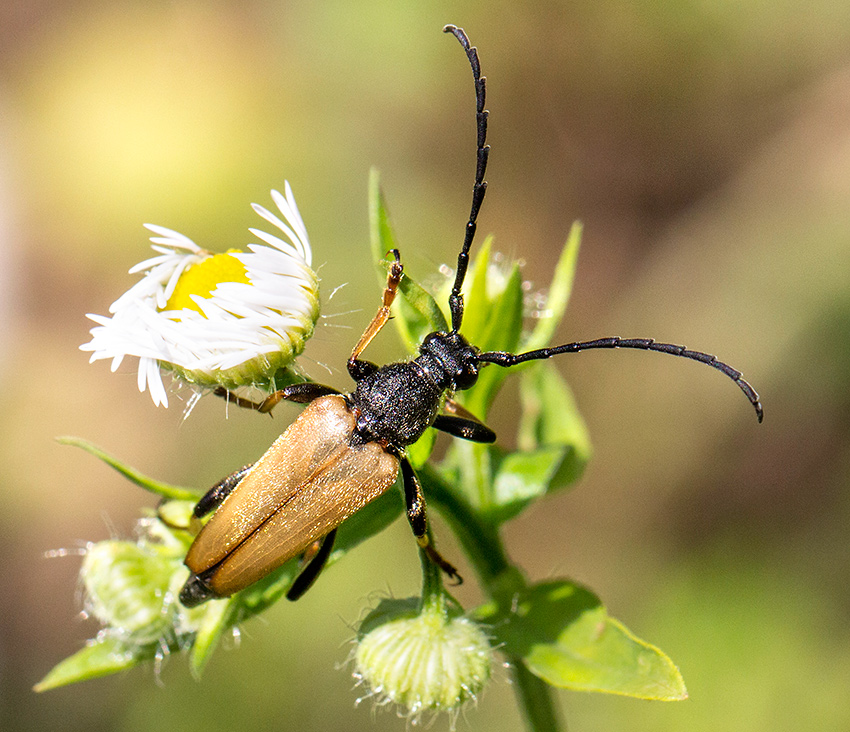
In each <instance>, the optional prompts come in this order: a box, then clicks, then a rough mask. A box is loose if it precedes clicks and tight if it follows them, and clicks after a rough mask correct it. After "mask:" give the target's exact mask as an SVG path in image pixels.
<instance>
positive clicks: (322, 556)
mask: <svg viewBox="0 0 850 732" xmlns="http://www.w3.org/2000/svg"><path fill="white" fill-rule="evenodd" d="M334 539H336V529H334V530H333V531H331V532H330V533H328V534H326V535H325V537H324V538H322V539H321V540H320V541H319V549H318V551H316V553H315V554H314V555H313V557H312V559H310V561H309V562H308V563H307V566H306V567H304V569H302V570H301V573H300V574H299V575H298V576H297V577H296V578H295V581H294V582H293V583H292V586H291V587H290V588H289V590H288V591H287V593H286V599H287V600H292V601H293V602H295V600H298V599H299V598H300V597H301V596H302V595H303V594H304V593H305V592H307V590H309V589H310V588H311V587H312V586H313V583H314V582H315V581H316V578H317V577H318V576H319V573H320V572H321V571H322V570H323V569H324V567H325V564H326V563H327V561H328V557H330V555H331V551H332V550H333V548H334Z"/></svg>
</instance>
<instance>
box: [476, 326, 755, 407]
mask: <svg viewBox="0 0 850 732" xmlns="http://www.w3.org/2000/svg"><path fill="white" fill-rule="evenodd" d="M591 348H636V349H638V350H641V351H658V352H659V353H666V354H668V355H670V356H681V357H682V358H690V359H692V360H694V361H699V362H700V363H704V364H706V365H707V366H711V367H712V368H715V369H717V370H718V371H720V372H722V373H724V374H726V376H728V377H729V378H730V379H732V381H734V382H735V383H736V384H737V385H738V386H739V387H740V388H741V391H743V392H744V394H745V395H746V397H747V399H749V400H750V404H752V405H753V407H754V408H755V410H756V416H757V417H758V420H759V422H761V421H762V419H764V409H763V408H762V406H761V401H759V395H758V393H757V392H756V390H755V389H753V387H752V386H751V385H750V383H749V382H748V381H746V380H745V379H744V377H743V374H742V373H741V372H740V371H738V370H737V369H733V368H732V367H731V366H729V364H725V363H723V362H722V361H718V360H717V357H716V356H712V355H711V354H708V353H703V352H702V351H691V350H689V349H687V348H685V347H684V346H676V345H674V344H672V343H656V342H655V341H654V340H652V338H617V337H613V338H597V339H596V340H594V341H583V342H581V343H567V344H565V345H563V346H555V347H553V348H540V349H538V350H536V351H527V352H526V353H507V352H505V351H487V352H485V353H479V354H478V357H477V358H478V361H479V362H483V363H495V364H497V365H499V366H515V365H516V364H518V363H523V362H524V361H535V360H538V359H544V358H551V357H552V356H557V355H558V354H561V353H577V352H578V351H589V350H590V349H591Z"/></svg>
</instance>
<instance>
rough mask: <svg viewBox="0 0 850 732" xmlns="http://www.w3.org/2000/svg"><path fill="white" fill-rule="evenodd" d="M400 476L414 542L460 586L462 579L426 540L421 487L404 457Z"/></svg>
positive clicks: (425, 519) (425, 517)
mask: <svg viewBox="0 0 850 732" xmlns="http://www.w3.org/2000/svg"><path fill="white" fill-rule="evenodd" d="M401 475H402V479H403V481H404V500H405V503H406V504H407V520H408V521H409V522H410V528H411V529H413V535H414V536H415V537H416V542H417V543H418V544H419V546H420V547H421V549H422V551H424V552H425V553H426V554H427V555H428V558H429V559H430V560H431V561H432V562H434V564H436V565H437V566H438V567H439V568H440V569H442V570H443V571H444V572H445V573H446V574H447V575H448V576H449V577H451V578H452V579H453V580H454V581H455V583H456V584H458V585H459V584H461V583H462V582H463V578H462V577H461V576H460V575H459V574H458V572H457V570H456V569H455V568H454V567H453V566H452V565H451V564H449V563H448V562H447V561H446V560H445V559H443V557H442V555H441V554H440V552H438V551H437V550H436V549H435V548H434V546H433V545H432V544H431V542H430V540H429V539H428V519H427V516H426V515H425V496H423V495H422V486H421V485H420V484H419V478H417V477H416V473H415V472H414V470H413V466H412V465H411V464H410V461H409V460H408V459H407V458H406V457H402V458H401Z"/></svg>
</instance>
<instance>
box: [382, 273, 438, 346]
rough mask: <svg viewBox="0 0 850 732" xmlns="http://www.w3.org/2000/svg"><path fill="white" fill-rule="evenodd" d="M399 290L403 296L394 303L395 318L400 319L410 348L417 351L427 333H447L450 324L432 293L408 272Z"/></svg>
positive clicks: (399, 324)
mask: <svg viewBox="0 0 850 732" xmlns="http://www.w3.org/2000/svg"><path fill="white" fill-rule="evenodd" d="M399 291H400V292H401V297H400V298H396V301H395V303H394V304H393V313H394V318H393V320H395V321H398V327H399V329H400V331H401V333H402V338H403V339H404V340H405V344H406V345H407V348H408V350H409V351H411V352H415V351H417V349H418V348H419V344H420V343H421V342H422V340H423V339H424V338H425V336H426V335H428V334H429V333H434V332H440V333H445V332H446V331H447V330H448V329H449V325H448V323H446V319H445V318H444V317H443V311H442V310H440V308H439V306H438V305H437V303H436V301H435V300H434V298H433V297H432V296H431V294H430V293H429V292H428V291H427V290H425V288H423V287H422V286H421V285H418V284H417V283H416V282H415V281H414V280H412V279H411V278H410V277H409V276H408V275H407V274H405V275H404V277H403V278H402V280H401V284H400V285H399Z"/></svg>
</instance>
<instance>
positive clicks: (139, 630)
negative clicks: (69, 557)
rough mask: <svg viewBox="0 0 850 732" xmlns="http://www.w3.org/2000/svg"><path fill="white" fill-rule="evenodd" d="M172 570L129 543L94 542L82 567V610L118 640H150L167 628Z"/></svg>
mask: <svg viewBox="0 0 850 732" xmlns="http://www.w3.org/2000/svg"><path fill="white" fill-rule="evenodd" d="M176 566H177V565H176V562H175V560H174V559H172V558H169V557H167V556H164V555H163V554H160V553H157V552H155V551H150V550H148V549H146V548H144V547H141V546H138V545H136V544H134V543H132V542H129V541H101V542H98V543H97V544H94V545H92V546H90V547H89V548H88V550H87V551H86V555H85V558H84V559H83V564H82V568H81V569H80V576H81V578H82V580H83V584H84V585H85V589H86V607H87V609H88V610H89V612H90V613H91V614H92V615H94V616H95V617H96V618H97V619H98V620H99V621H100V622H101V623H103V624H104V625H105V626H107V628H108V629H109V632H113V633H115V634H117V635H118V637H120V638H122V639H124V640H126V641H129V642H132V643H137V644H139V645H143V644H146V643H151V642H154V641H156V640H157V639H159V638H161V637H162V636H163V635H164V634H165V633H166V631H167V630H168V629H169V627H170V626H171V620H172V618H171V606H172V605H173V600H172V595H171V593H169V584H170V582H171V577H172V575H173V574H174V571H175V568H176Z"/></svg>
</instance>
